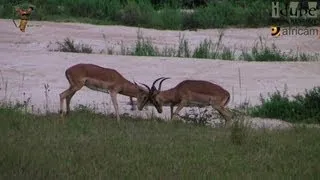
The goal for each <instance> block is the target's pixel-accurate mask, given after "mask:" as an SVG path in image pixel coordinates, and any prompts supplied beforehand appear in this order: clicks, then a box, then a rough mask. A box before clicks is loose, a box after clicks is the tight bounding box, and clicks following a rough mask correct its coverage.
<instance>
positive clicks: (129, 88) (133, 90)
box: [119, 81, 139, 97]
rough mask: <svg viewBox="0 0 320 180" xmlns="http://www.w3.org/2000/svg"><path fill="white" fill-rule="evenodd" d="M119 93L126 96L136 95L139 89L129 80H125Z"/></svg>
mask: <svg viewBox="0 0 320 180" xmlns="http://www.w3.org/2000/svg"><path fill="white" fill-rule="evenodd" d="M119 93H120V94H122V95H126V96H131V97H137V95H138V93H139V89H138V88H137V86H136V85H135V84H133V83H132V82H130V81H127V82H126V83H125V84H124V86H123V89H122V91H120V92H119Z"/></svg>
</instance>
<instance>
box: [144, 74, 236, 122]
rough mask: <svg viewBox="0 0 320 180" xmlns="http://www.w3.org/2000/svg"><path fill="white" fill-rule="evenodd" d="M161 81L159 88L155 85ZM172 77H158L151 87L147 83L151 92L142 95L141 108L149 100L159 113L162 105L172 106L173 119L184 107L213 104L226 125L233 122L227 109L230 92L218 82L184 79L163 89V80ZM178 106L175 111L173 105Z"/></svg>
mask: <svg viewBox="0 0 320 180" xmlns="http://www.w3.org/2000/svg"><path fill="white" fill-rule="evenodd" d="M160 79H161V81H160V83H159V87H158V89H157V88H156V87H155V83H156V82H157V81H159V80H160ZM166 79H170V78H164V77H161V78H158V79H156V80H155V81H154V82H153V84H152V87H151V88H150V87H149V86H148V85H146V84H142V83H141V84H142V85H143V86H145V87H146V88H147V89H148V90H149V93H145V94H144V95H143V96H144V97H141V100H142V102H140V104H139V105H140V107H138V108H139V109H142V108H143V106H145V105H146V104H147V103H148V101H149V102H150V103H151V104H153V105H154V106H155V108H156V109H157V111H158V113H162V106H163V105H169V106H170V114H171V119H172V118H173V117H174V116H175V115H178V114H179V112H180V111H181V110H182V108H183V107H188V106H198V107H204V106H212V107H213V108H214V109H216V110H217V111H218V112H219V113H220V114H221V115H222V117H223V118H224V119H225V121H226V123H225V126H226V125H227V126H229V125H230V123H231V114H230V113H229V112H228V111H227V109H226V108H225V106H226V105H227V104H228V103H229V100H230V93H229V92H228V91H227V90H225V89H224V88H222V87H221V86H219V85H217V84H213V83H211V82H208V81H203V80H184V81H182V82H180V83H179V84H177V85H176V86H175V87H173V88H171V89H168V90H164V91H161V85H162V82H163V81H165V80H166ZM146 96H147V97H148V98H146ZM174 106H177V108H176V110H175V111H174V112H173V107H174Z"/></svg>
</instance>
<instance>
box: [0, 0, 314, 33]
mask: <svg viewBox="0 0 320 180" xmlns="http://www.w3.org/2000/svg"><path fill="white" fill-rule="evenodd" d="M26 2H27V1H17V0H14V1H12V0H2V3H1V5H0V17H2V18H12V17H13V16H14V13H15V12H14V8H15V7H17V6H20V7H24V8H26V7H27V3H26ZM154 2H155V1H151V0H134V1H131V0H130V1H126V0H122V1H119V0H109V1H106V0H90V1H87V0H47V1H40V0H29V3H31V4H32V5H34V6H35V8H36V9H35V11H34V13H33V14H32V17H31V18H32V19H34V20H56V21H70V20H71V21H74V20H77V21H80V22H86V23H94V24H121V25H128V26H136V27H146V28H156V29H177V30H178V29H198V28H201V29H205V28H221V27H231V26H232V27H270V26H271V25H275V24H276V25H279V26H288V25H303V26H317V25H318V24H319V22H320V21H319V18H316V19H312V18H309V19H304V18H297V19H292V18H291V19H290V18H288V17H281V18H280V19H274V18H272V17H271V2H270V1H265V0H247V1H238V0H221V1H220V0H219V1H210V2H209V3H208V4H207V5H205V6H197V7H193V10H194V12H193V13H185V12H181V11H180V9H185V8H187V7H189V8H190V6H191V5H190V4H191V2H192V1H190V0H185V1H172V0H170V1H161V2H160V1H158V2H160V3H154ZM187 4H189V5H187ZM283 5H284V4H283V3H281V8H283V7H282V6H283Z"/></svg>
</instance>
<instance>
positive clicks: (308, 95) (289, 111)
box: [250, 86, 320, 123]
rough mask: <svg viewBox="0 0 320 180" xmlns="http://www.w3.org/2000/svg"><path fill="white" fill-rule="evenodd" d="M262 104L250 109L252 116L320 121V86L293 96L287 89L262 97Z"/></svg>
mask: <svg viewBox="0 0 320 180" xmlns="http://www.w3.org/2000/svg"><path fill="white" fill-rule="evenodd" d="M260 101H261V105H259V106H256V107H253V108H252V109H251V110H250V114H251V115H252V116H257V117H266V118H278V119H282V120H286V121H289V122H305V123H320V86H319V87H314V88H313V89H311V90H305V93H304V94H298V95H296V96H292V97H291V98H290V97H289V96H288V95H287V89H286V88H285V90H284V91H283V93H280V91H279V90H277V91H276V92H275V93H272V94H268V98H265V97H263V96H261V97H260Z"/></svg>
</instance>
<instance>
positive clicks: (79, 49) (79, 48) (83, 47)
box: [54, 38, 92, 53]
mask: <svg viewBox="0 0 320 180" xmlns="http://www.w3.org/2000/svg"><path fill="white" fill-rule="evenodd" d="M56 44H57V45H58V48H57V49H55V50H54V51H60V52H75V53H92V48H91V46H89V45H87V44H75V43H74V40H72V39H69V38H65V39H64V41H63V42H59V41H57V42H56Z"/></svg>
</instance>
